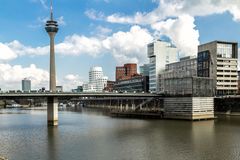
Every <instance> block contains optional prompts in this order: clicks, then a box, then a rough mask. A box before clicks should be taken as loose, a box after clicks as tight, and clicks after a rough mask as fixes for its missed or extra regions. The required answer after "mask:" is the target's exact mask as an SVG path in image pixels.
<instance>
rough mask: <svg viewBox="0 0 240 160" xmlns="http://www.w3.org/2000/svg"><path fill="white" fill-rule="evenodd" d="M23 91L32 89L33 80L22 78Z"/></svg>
mask: <svg viewBox="0 0 240 160" xmlns="http://www.w3.org/2000/svg"><path fill="white" fill-rule="evenodd" d="M22 91H31V80H30V79H27V78H24V79H23V80H22Z"/></svg>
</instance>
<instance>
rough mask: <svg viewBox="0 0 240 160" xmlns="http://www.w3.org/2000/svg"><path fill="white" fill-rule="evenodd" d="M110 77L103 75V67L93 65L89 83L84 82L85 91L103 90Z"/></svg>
mask: <svg viewBox="0 0 240 160" xmlns="http://www.w3.org/2000/svg"><path fill="white" fill-rule="evenodd" d="M107 80H108V77H106V76H104V75H103V70H102V67H91V68H90V71H89V83H88V84H83V91H84V92H102V91H103V89H104V88H105V87H106V85H107Z"/></svg>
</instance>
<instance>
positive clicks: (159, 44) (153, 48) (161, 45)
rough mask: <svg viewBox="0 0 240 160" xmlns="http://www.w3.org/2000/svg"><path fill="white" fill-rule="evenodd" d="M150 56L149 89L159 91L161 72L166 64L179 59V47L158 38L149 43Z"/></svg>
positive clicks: (154, 91)
mask: <svg viewBox="0 0 240 160" xmlns="http://www.w3.org/2000/svg"><path fill="white" fill-rule="evenodd" d="M147 47H148V53H147V54H148V58H149V91H150V92H153V93H156V92H159V90H160V89H159V78H158V77H159V74H160V73H161V72H163V71H164V70H165V65H166V64H169V63H173V62H176V61H177V53H178V52H177V48H176V47H175V46H173V45H172V44H171V43H168V42H163V41H161V40H157V41H155V42H153V43H150V44H148V46H147Z"/></svg>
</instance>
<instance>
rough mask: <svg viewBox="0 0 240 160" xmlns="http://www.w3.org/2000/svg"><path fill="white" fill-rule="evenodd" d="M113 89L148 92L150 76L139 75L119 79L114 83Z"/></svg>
mask: <svg viewBox="0 0 240 160" xmlns="http://www.w3.org/2000/svg"><path fill="white" fill-rule="evenodd" d="M113 90H115V91H118V92H148V91H149V77H148V76H142V75H138V76H134V77H132V78H130V79H125V80H119V81H117V82H116V83H115V84H114V86H113Z"/></svg>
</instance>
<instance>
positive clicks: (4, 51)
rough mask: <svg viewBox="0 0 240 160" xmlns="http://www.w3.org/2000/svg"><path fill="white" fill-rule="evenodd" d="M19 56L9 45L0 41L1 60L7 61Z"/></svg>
mask: <svg viewBox="0 0 240 160" xmlns="http://www.w3.org/2000/svg"><path fill="white" fill-rule="evenodd" d="M15 58H17V54H16V53H15V52H14V51H13V50H12V49H11V48H10V47H9V46H7V45H5V44H3V43H0V61H7V60H12V59H15Z"/></svg>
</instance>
